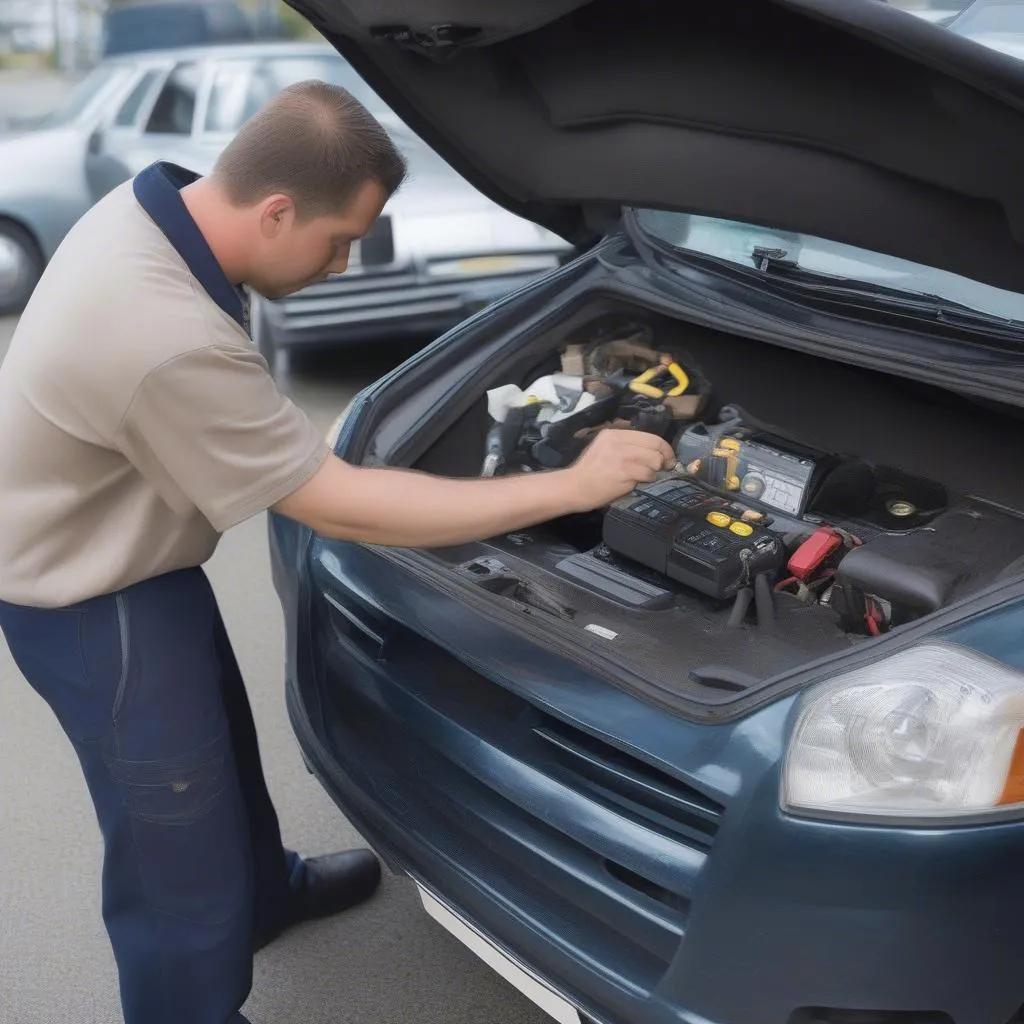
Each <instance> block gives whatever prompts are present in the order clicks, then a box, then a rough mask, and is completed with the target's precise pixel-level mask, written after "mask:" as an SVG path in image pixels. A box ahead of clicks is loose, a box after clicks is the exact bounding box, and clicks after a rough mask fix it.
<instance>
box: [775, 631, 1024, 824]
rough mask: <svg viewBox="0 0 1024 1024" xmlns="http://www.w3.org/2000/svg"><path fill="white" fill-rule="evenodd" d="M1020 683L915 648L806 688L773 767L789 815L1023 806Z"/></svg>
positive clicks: (962, 652)
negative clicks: (782, 759)
mask: <svg viewBox="0 0 1024 1024" xmlns="http://www.w3.org/2000/svg"><path fill="white" fill-rule="evenodd" d="M1022 728H1024V674H1022V673H1021V672H1018V671H1016V670H1015V669H1012V668H1010V667H1009V666H1007V665H1004V664H1002V663H1000V662H995V661H991V660H989V659H988V658H984V657H982V656H980V655H977V654H974V653H972V652H970V651H967V650H966V649H964V648H961V647H957V646H955V645H954V644H948V643H938V642H935V643H926V644H922V645H920V646H917V647H914V648H910V649H908V650H906V651H902V652H900V653H899V654H896V655H894V656H892V657H889V658H885V659H883V660H881V661H879V662H876V663H875V664H873V665H869V666H866V667H864V668H861V669H857V670H855V671H853V672H851V673H849V674H847V675H844V676H841V677H839V678H838V679H835V680H832V681H831V682H829V683H825V684H822V685H820V686H817V687H815V688H814V689H813V690H811V691H810V692H809V693H808V694H807V697H806V698H805V699H804V702H803V704H802V706H801V708H800V711H799V713H798V717H797V722H796V727H795V729H794V732H793V736H792V738H791V740H790V746H789V751H788V753H787V756H786V763H785V767H784V770H783V783H782V804H783V807H784V809H786V810H789V811H793V812H796V813H808V812H810V813H812V814H813V813H815V812H818V813H823V814H825V815H826V816H830V817H834V816H850V817H858V818H864V817H870V818H885V819H890V818H911V819H920V818H925V819H927V818H939V819H949V818H956V817H957V816H961V817H962V816H966V815H976V814H978V813H982V812H986V811H992V810H995V809H997V808H1005V807H1008V806H1012V805H1015V804H1020V805H1024V742H1022Z"/></svg>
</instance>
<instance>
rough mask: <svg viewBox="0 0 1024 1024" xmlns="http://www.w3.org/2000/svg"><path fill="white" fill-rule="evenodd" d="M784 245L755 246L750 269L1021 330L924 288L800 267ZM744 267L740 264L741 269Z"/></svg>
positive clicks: (894, 308)
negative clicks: (906, 288) (906, 287)
mask: <svg viewBox="0 0 1024 1024" xmlns="http://www.w3.org/2000/svg"><path fill="white" fill-rule="evenodd" d="M787 257H788V252H787V251H786V250H785V249H769V248H767V247H762V246H755V247H754V248H753V249H752V250H751V253H750V258H751V260H752V261H753V264H754V269H755V271H756V272H757V273H758V275H759V276H761V275H763V276H765V277H777V278H779V279H780V280H784V281H791V282H793V283H795V284H799V285H800V286H801V289H802V290H806V291H809V292H813V293H816V294H818V295H824V296H827V297H830V298H837V299H838V298H841V299H856V300H857V301H858V302H860V303H862V304H866V305H870V306H871V307H873V308H875V309H881V310H887V311H891V312H898V313H908V314H913V315H917V316H926V317H928V318H929V319H932V320H936V321H938V322H940V323H947V324H950V325H952V326H961V325H967V326H974V325H979V324H983V325H985V326H986V327H988V328H996V329H1000V328H1001V329H1003V330H1005V331H1007V332H1010V333H1013V334H1020V333H1022V332H1024V321H1021V320H1013V319H1010V318H1008V317H1001V316H997V315H996V314H995V313H985V312H983V311H982V310H980V309H974V308H973V307H972V306H965V305H963V304H962V303H959V302H954V301H952V300H950V299H947V298H944V297H943V296H941V295H933V294H931V293H927V292H907V291H902V290H901V289H899V288H890V287H888V286H886V285H882V284H868V283H867V282H865V281H858V280H856V279H853V278H844V277H833V276H832V275H830V274H820V273H817V272H815V271H813V270H807V269H806V268H804V267H801V266H800V265H799V264H798V263H797V262H796V261H795V260H791V259H788V258H787ZM742 269H744V268H741V270H742Z"/></svg>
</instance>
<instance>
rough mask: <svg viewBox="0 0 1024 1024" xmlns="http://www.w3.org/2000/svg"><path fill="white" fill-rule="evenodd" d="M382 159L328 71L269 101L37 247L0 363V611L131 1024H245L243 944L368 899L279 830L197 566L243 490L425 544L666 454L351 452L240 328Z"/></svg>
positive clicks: (556, 504) (584, 503) (345, 872)
mask: <svg viewBox="0 0 1024 1024" xmlns="http://www.w3.org/2000/svg"><path fill="white" fill-rule="evenodd" d="M404 175H405V164H404V161H403V159H402V157H401V156H400V155H399V153H398V152H397V151H396V150H395V148H394V146H393V145H392V143H391V141H390V138H389V136H388V135H387V133H386V132H385V131H384V129H383V128H382V127H381V126H380V125H379V124H378V123H377V122H376V121H375V120H374V119H373V117H372V116H371V115H370V114H369V113H368V112H367V111H366V110H365V109H364V108H363V107H362V106H361V105H359V104H358V103H357V102H356V101H355V100H354V99H353V98H352V96H351V95H350V94H348V93H347V92H345V91H344V90H342V89H339V88H336V87H331V86H327V85H325V84H323V83H319V82H305V83H301V84H299V85H297V86H293V87H291V88H289V89H287V90H285V91H284V92H282V93H280V94H279V95H278V96H277V97H276V98H275V99H274V100H272V101H271V102H270V103H269V104H268V106H267V107H265V108H264V109H263V110H262V111H260V112H259V113H258V114H256V116H254V117H253V118H252V119H251V120H250V121H249V122H247V124H246V125H245V126H244V127H243V128H242V129H241V130H240V131H239V133H238V134H237V136H236V137H235V138H234V140H233V141H232V142H231V143H230V144H229V145H228V146H227V147H226V149H225V150H224V152H223V154H222V155H221V157H220V159H219V160H218V162H217V164H216V166H215V168H214V170H213V172H212V173H211V174H210V175H209V176H208V177H205V178H200V177H197V176H196V175H195V174H192V173H189V172H187V171H185V170H183V169H181V168H179V167H176V166H173V165H170V164H163V163H158V164H154V165H152V166H151V167H149V168H147V169H146V170H144V171H142V172H141V173H140V174H139V175H138V176H137V177H136V178H134V180H132V181H129V182H126V183H125V184H124V185H121V186H119V187H118V188H116V189H115V190H114V191H113V192H112V193H110V194H109V195H108V196H107V197H106V198H104V199H103V200H101V201H100V202H99V203H98V204H97V205H96V206H94V207H93V208H92V210H90V211H89V212H88V213H87V214H86V215H85V216H84V217H83V218H82V219H81V220H80V221H79V223H78V224H77V225H76V226H75V227H74V228H73V230H72V231H71V232H70V234H69V235H68V236H67V238H66V239H65V241H64V242H63V244H62V245H61V247H60V249H59V250H58V252H57V253H56V255H55V256H54V258H53V260H52V261H51V262H50V264H49V266H48V268H47V270H46V272H45V273H44V274H43V277H42V280H41V281H40V282H39V285H38V287H37V288H36V291H35V293H34V295H33V297H32V299H31V301H30V302H29V305H28V307H27V309H26V310H25V312H24V314H23V316H22V317H21V321H20V323H19V325H18V328H17V331H16V333H15V336H14V339H13V341H12V343H11V347H10V351H9V354H8V356H7V358H6V360H5V362H4V364H3V366H2V368H0V436H2V437H4V438H6V439H7V440H6V442H5V443H4V445H3V446H2V448H0V488H2V493H3V501H2V502H0V599H2V600H0V627H2V629H3V632H4V635H5V636H6V638H7V641H8V644H9V646H10V648H11V651H12V653H13V655H14V659H15V661H16V662H17V664H18V666H19V668H20V670H21V671H22V673H23V674H24V675H25V677H26V678H27V679H28V681H29V683H30V684H31V685H32V686H33V687H34V688H35V689H36V690H37V691H38V692H39V694H40V695H41V696H42V697H43V698H44V699H45V700H46V701H47V702H48V704H49V705H50V707H51V708H52V710H53V712H54V713H55V715H56V717H57V718H58V720H59V722H60V725H61V726H62V727H63V729H64V731H65V732H66V733H67V735H68V737H69V739H70V741H71V743H72V745H73V746H74V749H75V752H76V754H77V755H78V758H79V760H80V762H81V765H82V769H83V772H84V774H85V778H86V782H87V784H88V788H89V792H90V795H91V797H92V800H93V803H94V805H95V809H96V815H97V818H98V822H99V826H100V829H101V832H102V835H103V841H104V866H103V880H102V881H103V917H104V921H105V924H106V928H107V931H108V934H109V937H110V942H111V944H112V946H113V950H114V955H115V958H116V961H117V966H118V974H119V980H120V990H121V1002H122V1006H123V1010H124V1017H125V1020H126V1022H127V1024H225V1022H232V1024H243V1022H244V1020H245V1018H244V1017H242V1015H241V1013H240V1008H241V1006H242V1004H243V1003H244V1002H245V999H246V997H247V995H248V993H249V990H250V985H251V978H252V957H253V951H254V949H257V948H259V947H260V946H262V945H265V944H266V943H267V942H268V941H270V940H271V939H273V938H275V937H276V936H277V935H278V934H280V932H281V931H282V930H283V929H284V928H286V927H288V926H290V925H293V924H296V923H298V922H301V921H304V920H308V919H310V918H313V917H318V916H322V915H327V914H332V913H336V912H338V911H341V910H343V909H345V908H348V907H351V906H353V905H354V904H357V903H359V902H360V901H362V900H365V899H366V898H368V897H369V896H370V895H371V893H372V892H373V891H374V889H375V888H376V886H377V884H378V881H379V878H380V868H379V865H378V863H377V860H376V858H375V857H374V856H373V854H372V853H370V852H369V851H367V850H351V851H345V852H342V853H338V854H334V855H329V856H326V857H319V858H309V859H303V858H301V857H299V856H298V855H297V854H296V853H294V852H292V851H289V850H286V849H285V848H284V846H283V845H282V840H281V835H280V831H279V827H278V820H277V816H276V813H275V810H274V807H273V805H272V804H271V800H270V797H269V795H268V792H267V788H266V785H265V782H264V778H263V772H262V768H261V765H260V755H259V751H258V746H257V739H256V733H255V728H254V725H253V720H252V715H251V712H250V708H249V704H248V700H247V697H246V693H245V688H244V685H243V682H242V678H241V675H240V673H239V669H238V665H237V663H236V661H235V657H234V655H233V653H232V649H231V645H230V643H229V640H228V636H227V633H226V631H225V628H224V623H223V621H222V619H221V616H220V613H219V611H218V608H217V603H216V601H215V598H214V595H213V592H212V590H211V588H210V585H209V583H208V581H207V578H206V576H205V574H204V571H203V569H202V568H201V566H202V564H203V563H204V562H205V561H206V560H207V559H208V558H209V557H210V555H211V554H212V553H213V551H214V548H215V546H216V544H217V541H218V539H219V536H220V534H221V533H223V532H224V531H225V530H227V529H228V528H229V527H231V526H233V525H235V524H236V523H239V522H241V521H242V520H244V519H247V518H249V517H251V516H253V515H255V514H257V513H259V512H261V511H264V510H266V509H268V508H269V509H274V510H275V511H277V512H278V513H281V514H283V515H285V516H289V517H291V518H294V519H296V520H298V521H300V522H302V523H305V524H307V525H308V526H310V527H312V528H313V529H314V530H316V531H318V532H320V533H322V534H324V535H326V536H329V537H332V538H342V539H346V540H352V541H361V542H365V543H370V544H387V545H400V546H415V547H431V546H440V545H448V544H456V543H460V542H464V541H470V540H474V539H481V538H484V537H488V536H492V535H495V534H499V533H502V532H506V531H509V530H514V529H517V528H520V527H525V526H528V525H530V524H533V523H536V522H540V521H543V520H547V519H552V518H554V517H556V516H559V515H562V514H565V513H569V512H572V511H577V510H578V511H584V510H589V509H592V508H596V507H599V506H602V505H604V504H606V503H608V502H609V501H612V500H614V499H615V498H617V497H619V496H621V495H623V494H625V493H627V492H628V491H629V490H630V489H631V488H632V487H633V486H634V484H636V483H637V482H638V481H645V480H651V479H653V478H654V476H655V473H656V472H657V471H658V470H660V469H662V468H668V467H670V466H672V465H673V464H674V456H673V453H672V451H671V449H670V448H669V447H668V445H666V444H665V443H664V442H663V441H662V440H661V439H660V438H657V437H655V436H654V435H651V434H643V433H639V432H631V431H607V432H605V433H603V434H601V435H599V436H598V437H597V438H596V440H595V441H594V443H593V445H592V446H591V447H590V448H589V450H588V451H587V452H586V453H585V454H584V455H583V456H582V457H581V458H580V459H579V460H578V461H577V462H576V463H575V464H574V465H573V466H571V467H570V468H568V469H564V470H555V471H551V472H545V473H534V474H528V475H522V476H518V477H505V478H501V479H492V480H448V479H443V478H439V477H433V476H430V475H426V474H421V473H416V472H411V471H399V470H387V469H366V468H361V467H357V466H352V465H347V464H346V463H344V462H343V461H341V460H340V459H339V458H337V457H336V456H334V455H333V454H331V453H330V451H329V450H328V448H327V445H326V443H325V441H324V439H323V437H322V435H321V432H320V431H319V430H318V429H316V428H315V427H314V426H313V425H312V424H311V423H310V421H309V420H308V419H307V418H306V416H305V415H304V414H303V413H302V412H301V411H300V410H299V409H298V408H296V407H295V406H294V405H293V404H292V402H291V401H289V400H288V399H287V398H286V397H285V396H283V395H282V394H281V392H280V391H279V390H278V388H277V386H276V384H275V382H274V379H273V377H272V375H271V373H270V371H269V369H268V366H267V364H266V362H265V361H264V359H263V358H262V357H261V356H260V355H259V353H258V352H257V350H256V349H255V348H254V346H253V344H252V342H251V339H250V337H249V335H248V330H247V319H248V317H247V302H246V295H247V293H246V291H245V288H249V289H253V290H255V291H256V292H258V293H259V294H261V295H265V296H267V297H268V298H279V297H281V296H284V295H288V294H290V293H292V292H295V291H298V290H299V289H301V288H304V287H306V286H307V285H310V284H312V283H313V282H315V281H320V280H323V279H324V278H325V277H327V276H328V275H329V274H338V273H341V272H342V271H344V270H345V268H346V265H347V262H348V258H349V249H350V246H351V245H352V243H353V242H354V241H355V240H356V239H358V238H360V237H361V236H363V235H364V234H365V233H366V232H367V230H368V229H369V228H370V226H371V225H372V224H373V222H374V220H375V219H376V217H377V216H378V215H379V214H380V212H381V209H382V207H383V206H384V204H385V202H386V200H387V199H388V197H389V196H390V195H391V194H392V193H393V192H394V191H395V189H397V188H398V186H399V185H400V183H401V181H402V179H403V177H404Z"/></svg>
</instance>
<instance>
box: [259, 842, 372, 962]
mask: <svg viewBox="0 0 1024 1024" xmlns="http://www.w3.org/2000/svg"><path fill="white" fill-rule="evenodd" d="M303 867H304V870H303V872H302V876H301V878H300V879H299V883H298V885H297V886H296V888H295V889H293V890H292V892H291V894H290V895H289V901H288V910H287V913H286V915H285V919H284V920H283V921H282V922H281V923H280V924H279V925H278V927H277V928H276V929H274V930H273V931H270V932H268V933H264V934H262V935H256V936H255V937H254V939H253V951H254V952H255V951H256V950H260V949H262V948H263V947H264V946H266V945H268V944H269V943H271V942H273V941H274V939H276V938H277V937H278V936H279V935H280V934H281V933H282V932H283V931H284V930H285V929H286V928H290V927H291V926H292V925H295V924H300V923H301V922H303V921H312V920H314V919H315V918H318V917H330V916H331V915H332V914H339V913H341V911H343V910H348V909H349V908H350V907H354V906H356V904H358V903H362V902H363V901H364V900H368V899H369V898H370V897H371V896H372V895H373V894H374V892H375V891H376V890H377V886H378V885H380V862H379V861H378V860H377V858H376V857H375V856H374V855H373V854H372V853H371V852H370V851H369V850H344V851H342V852H341V853H329V854H327V855H326V856H324V857H310V858H309V859H308V860H305V861H303Z"/></svg>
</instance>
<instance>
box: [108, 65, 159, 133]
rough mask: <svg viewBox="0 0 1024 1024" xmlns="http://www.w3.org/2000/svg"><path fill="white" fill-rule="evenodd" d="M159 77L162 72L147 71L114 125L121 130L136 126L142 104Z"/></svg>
mask: <svg viewBox="0 0 1024 1024" xmlns="http://www.w3.org/2000/svg"><path fill="white" fill-rule="evenodd" d="M159 77H160V72H159V71H156V70H153V71H147V72H146V73H145V74H144V75H143V76H142V78H140V79H139V81H138V83H137V84H136V86H135V88H134V89H132V91H131V93H129V95H128V99H126V100H125V101H124V103H123V104H121V109H120V110H119V111H118V112H117V117H115V118H114V124H116V125H118V127H121V128H128V127H130V126H131V125H133V124H135V121H136V119H137V118H138V116H139V111H141V109H142V104H143V103H144V102H145V101H146V97H147V96H148V95H149V93H150V90H151V89H152V88H153V83H154V82H156V80H157V79H158V78H159Z"/></svg>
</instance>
